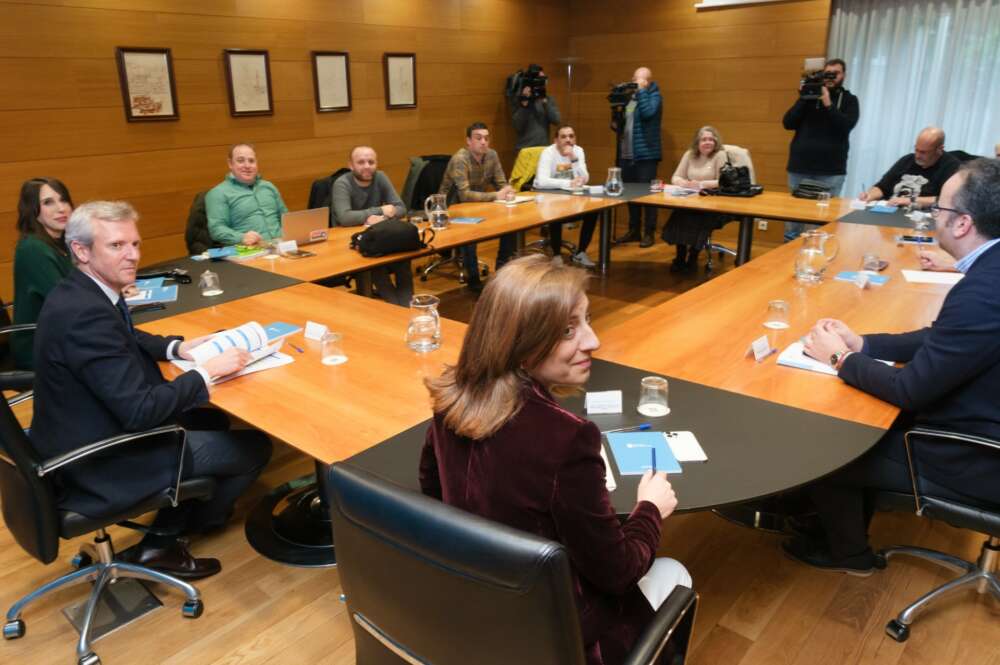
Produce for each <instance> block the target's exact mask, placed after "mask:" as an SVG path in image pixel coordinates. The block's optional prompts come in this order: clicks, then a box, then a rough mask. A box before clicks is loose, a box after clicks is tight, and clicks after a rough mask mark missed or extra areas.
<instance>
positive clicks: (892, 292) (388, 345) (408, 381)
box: [143, 224, 947, 565]
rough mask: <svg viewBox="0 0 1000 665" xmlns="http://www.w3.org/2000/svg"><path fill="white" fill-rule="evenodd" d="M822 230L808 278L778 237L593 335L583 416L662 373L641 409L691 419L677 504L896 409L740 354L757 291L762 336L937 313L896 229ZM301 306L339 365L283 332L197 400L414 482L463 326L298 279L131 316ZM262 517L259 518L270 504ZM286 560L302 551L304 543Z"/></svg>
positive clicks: (173, 327)
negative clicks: (818, 264) (600, 399)
mask: <svg viewBox="0 0 1000 665" xmlns="http://www.w3.org/2000/svg"><path fill="white" fill-rule="evenodd" d="M828 230H831V231H836V232H837V236H838V238H839V240H840V245H841V249H840V254H839V256H838V258H837V259H836V260H834V262H833V263H832V264H831V266H830V268H829V270H828V276H827V278H826V279H825V280H824V281H823V282H822V283H820V284H816V285H800V284H798V283H797V282H796V281H795V280H794V278H793V277H792V267H793V263H794V257H795V254H796V252H797V251H798V248H799V246H800V244H801V243H800V242H794V243H790V244H788V245H785V246H783V247H781V248H778V249H776V250H773V251H772V252H769V253H768V254H766V255H765V256H763V257H761V258H759V259H758V260H756V261H754V262H753V263H750V264H747V265H745V266H743V267H741V268H739V269H737V270H734V271H731V272H729V273H726V274H724V275H722V276H720V277H717V278H715V279H713V280H711V281H710V282H708V283H706V284H705V285H703V286H701V287H699V288H697V289H694V290H692V291H689V292H687V293H685V294H683V295H681V296H678V297H676V298H674V299H672V300H670V301H669V302H667V303H665V304H663V305H661V306H660V307H657V308H655V309H653V310H650V311H649V312H646V313H644V314H642V315H640V316H638V317H635V318H634V319H631V320H630V321H628V322H627V323H625V324H622V325H621V326H618V327H616V328H614V329H612V330H610V331H606V332H605V333H604V334H602V336H601V342H602V348H601V349H600V350H599V351H598V353H597V354H596V355H597V357H598V358H599V359H601V362H600V363H595V370H594V376H593V380H592V381H591V385H589V386H588V387H589V388H590V389H592V390H598V389H611V388H616V387H617V388H620V389H622V390H623V391H624V392H625V402H624V404H625V413H623V414H621V415H619V416H615V417H608V416H600V417H594V418H593V419H594V420H595V422H597V423H598V425H599V426H600V427H602V429H605V428H610V427H613V426H615V425H616V424H625V425H629V424H635V423H638V422H641V421H643V420H644V419H643V418H641V417H640V416H639V415H638V414H635V413H634V411H633V408H634V403H635V395H636V393H637V392H638V390H637V388H638V377H639V376H641V375H644V374H661V375H664V376H667V377H669V378H670V379H671V403H672V406H673V408H674V412H673V413H672V414H671V415H669V416H667V417H666V418H665V419H663V420H662V421H659V422H658V421H655V420H654V421H653V424H654V427H656V428H662V429H691V430H692V431H694V432H695V433H696V435H697V436H698V437H699V440H700V441H701V442H702V445H703V447H704V448H705V450H706V452H707V454H708V456H709V463H707V464H705V465H688V468H687V470H686V471H685V473H684V474H682V475H681V476H679V477H677V478H676V483H675V485H676V487H677V489H678V496H679V497H680V501H681V503H680V509H681V510H700V509H704V508H708V507H713V506H719V505H725V504H729V503H737V502H740V501H747V500H751V499H754V498H759V497H761V496H766V495H768V494H772V493H775V492H779V491H783V490H785V489H790V488H792V487H796V486H798V485H801V484H803V483H806V482H809V481H810V480H813V479H815V478H818V477H820V476H822V475H824V474H826V473H829V472H832V471H834V470H836V469H837V468H839V467H841V466H843V465H844V464H847V463H849V462H850V461H852V460H853V459H855V458H856V457H858V456H859V455H861V454H863V453H864V452H865V451H866V450H868V449H869V448H870V447H871V446H872V445H874V444H875V442H876V441H877V440H878V439H879V437H880V436H881V434H882V433H883V432H884V430H885V429H886V428H888V427H889V425H890V424H891V423H892V421H893V419H894V418H895V416H896V415H897V413H898V410H897V409H896V408H895V407H893V406H891V405H889V404H886V403H884V402H881V401H879V400H877V399H875V398H873V397H871V396H868V395H866V394H864V393H861V392H860V391H857V390H855V389H853V388H850V387H848V386H847V385H846V384H843V383H842V382H840V381H839V380H838V379H836V378H835V377H830V376H826V375H820V374H814V373H810V372H806V371H803V370H797V369H791V368H786V367H780V366H777V365H776V364H775V359H776V356H774V355H772V356H771V357H769V358H768V359H766V360H764V361H763V362H761V363H759V364H758V363H756V362H754V361H753V360H752V359H750V358H746V357H744V352H745V350H746V349H747V347H748V346H749V344H750V341H751V340H753V339H754V338H756V337H759V336H760V335H761V334H764V333H765V329H764V328H763V326H762V323H763V319H764V316H765V312H766V308H767V302H768V301H769V300H771V299H783V300H786V301H787V302H789V303H790V306H791V314H790V328H789V329H788V330H787V331H784V332H780V333H775V339H774V340H773V341H774V343H775V345H776V346H779V347H781V348H783V347H784V346H787V344H788V343H790V342H791V341H793V340H794V339H796V338H797V337H798V336H801V335H802V334H804V333H805V332H806V331H807V330H808V328H809V326H811V325H812V323H813V322H814V321H815V320H816V319H818V318H820V317H822V316H831V315H833V316H837V317H838V318H841V319H843V320H845V321H846V322H847V323H848V324H849V325H851V326H852V327H854V328H855V329H856V330H858V331H859V332H873V331H888V332H893V331H903V330H908V329H912V328H916V327H919V326H923V325H927V324H928V323H930V321H931V320H932V319H933V318H934V316H935V315H936V313H937V312H938V310H939V308H940V303H941V301H942V300H943V298H944V295H945V294H946V292H947V287H943V286H932V285H916V284H909V283H907V282H905V280H904V279H903V277H902V276H901V274H900V273H899V269H900V268H904V267H907V268H916V267H917V256H916V250H915V249H914V248H912V247H910V246H904V247H898V246H896V244H895V242H894V240H893V237H894V235H895V233H898V230H895V229H890V228H884V227H875V226H861V225H853V224H842V225H832V226H830V227H828ZM870 251H876V252H878V253H879V255H880V256H881V257H882V258H885V259H887V260H888V261H889V262H890V266H889V269H888V270H887V271H886V274H888V275H890V280H889V282H888V283H887V284H886V285H884V286H882V287H871V288H869V289H865V290H859V289H858V288H857V287H856V286H855V285H854V284H852V283H847V282H838V281H834V280H833V279H832V275H834V274H836V273H837V272H839V271H840V270H844V269H856V268H857V267H858V264H859V263H860V261H861V256H862V254H863V253H866V252H870ZM307 316H308V318H310V319H312V320H316V321H319V322H322V323H325V324H327V325H329V326H330V327H331V329H334V330H337V331H339V332H342V333H344V335H345V342H344V347H345V350H346V352H347V354H348V356H349V357H350V360H349V361H348V362H347V363H346V364H345V365H342V366H337V367H325V366H322V365H321V364H319V360H318V355H319V350H318V348H317V346H316V345H315V343H310V342H305V341H304V340H303V339H302V337H301V335H299V336H293V337H292V338H291V342H292V343H294V344H296V345H298V346H300V347H301V348H303V349H304V350H305V353H303V354H298V353H297V352H295V351H294V350H289V349H287V348H286V351H287V352H288V353H290V354H291V355H292V356H293V357H294V358H295V359H296V362H294V363H293V364H291V365H289V366H287V367H283V368H279V369H275V370H271V371H268V372H263V373H260V374H256V375H253V376H250V377H244V378H240V379H236V380H234V381H232V382H229V383H225V384H222V385H219V386H216V387H214V388H213V391H212V396H211V400H212V402H213V403H214V404H216V405H217V406H219V407H220V408H222V409H224V410H226V411H228V412H230V413H232V414H233V415H235V416H237V417H239V418H241V419H243V420H245V421H247V422H248V423H250V424H252V425H254V426H255V427H258V428H260V429H262V430H264V431H266V432H268V433H270V434H272V435H273V436H275V437H277V438H280V439H282V440H284V441H286V442H288V443H289V444H291V445H293V446H295V447H296V448H298V449H300V450H302V451H303V452H304V453H306V454H308V455H310V456H312V457H313V458H315V459H316V460H317V462H318V463H319V464H320V465H323V464H329V463H332V462H334V461H338V460H342V459H346V458H348V457H351V456H353V457H351V458H352V461H354V462H356V463H358V464H359V465H361V466H363V467H365V468H368V469H369V470H372V471H376V472H378V473H380V474H381V475H383V476H386V477H389V478H390V479H393V480H395V481H397V482H399V483H400V484H402V485H404V486H409V487H415V486H416V468H417V466H416V459H417V456H418V455H419V447H420V444H421V442H422V440H423V433H424V431H425V429H426V420H427V419H428V418H429V417H430V409H429V405H428V403H427V396H426V391H425V389H424V387H423V385H422V379H423V378H424V377H425V376H428V375H433V374H436V373H437V372H439V371H440V369H441V366H442V364H443V363H445V362H454V360H455V359H456V358H457V353H458V350H459V347H460V342H461V337H462V335H463V334H464V325H463V324H460V323H456V322H452V321H447V320H443V321H442V326H443V339H444V344H443V346H442V348H441V349H439V350H438V351H435V352H433V353H431V354H427V355H418V354H415V353H413V352H412V351H410V350H409V349H408V348H407V347H406V345H405V344H404V343H403V333H404V330H405V328H406V323H407V320H408V316H409V315H408V312H407V311H406V310H405V309H402V308H397V307H393V306H390V305H386V304H384V303H381V302H377V301H372V300H367V299H362V298H356V297H354V296H352V295H350V294H346V293H343V292H338V291H335V290H330V289H324V288H322V287H319V286H316V285H310V284H300V285H297V286H292V287H289V288H287V289H282V290H280V291H273V292H269V293H263V294H260V295H257V296H253V297H250V298H246V299H243V300H238V301H234V302H230V303H225V304H223V305H220V306H218V307H212V308H208V309H203V310H199V311H198V312H191V313H188V314H181V315H179V316H176V317H172V318H170V319H165V320H161V321H157V322H155V323H151V324H146V325H143V328H145V329H147V330H150V331H151V332H171V333H180V334H185V335H198V334H205V333H207V332H211V331H213V330H217V329H219V328H225V327H231V326H233V325H238V324H241V323H244V322H246V321H247V320H257V321H259V322H260V323H262V324H267V323H269V322H271V321H273V320H275V319H277V320H281V321H286V322H289V323H295V324H298V325H301V324H302V323H303V320H304V318H306V317H307ZM166 371H167V374H168V375H169V374H170V373H171V372H176V370H174V369H173V368H169V369H167V370H166ZM580 406H581V405H580V404H578V403H571V404H570V408H577V409H579V408H580ZM380 442H381V443H380ZM612 464H613V462H612ZM318 475H319V476H320V477H321V476H322V474H318ZM293 489H294V488H292V487H289V488H283V489H282V491H281V492H276V494H275V503H277V502H279V501H283V500H284V501H285V502H286V503H289V504H290V503H293V502H294V501H296V500H298V501H299V502H300V504H301V503H302V502H307V503H308V505H305V506H302V505H299V508H304V509H305V510H298V511H297V512H296V511H293V510H289V511H287V512H288V513H289V518H288V521H289V524H287V525H284V526H285V527H287V530H288V531H289V532H293V533H296V534H298V533H308V532H309V530H310V528H311V527H312V528H313V530H316V529H315V524H316V522H317V521H318V520H317V519H313V520H311V521H310V520H302V519H301V518H300V517H294V515H301V514H302V513H303V512H309V511H310V510H312V511H313V512H314V513H317V512H321V511H320V510H319V509H320V508H321V507H320V506H318V504H317V498H316V495H315V494H305V493H300V494H299V495H295V493H294V492H292V490H293ZM296 496H297V497H298V498H297V499H296ZM634 497H635V478H634V477H625V478H621V477H620V478H619V487H618V490H616V491H615V492H614V493H613V495H612V498H613V501H614V502H615V505H616V508H617V509H618V510H619V511H620V512H628V510H630V508H631V505H632V504H633V503H634ZM273 507H274V506H273V505H272V506H270V507H269V508H273ZM290 507H291V506H290ZM265 517H266V518H267V519H270V509H269V510H268V511H267V515H266V516H265ZM314 517H316V515H315V514H314ZM262 519H263V518H262ZM279 521H280V520H279ZM254 526H260V525H259V524H256V525H252V524H251V520H248V527H247V528H248V535H250V532H251V531H252V530H253V528H252V527H254ZM281 526H282V525H280V524H279V527H281ZM252 537H253V536H251V538H252ZM277 540H278V541H281V540H282V539H280V538H279V539H277ZM306 540H308V539H306ZM256 545H259V544H257V543H255V546H256ZM264 545H265V547H264V548H263V549H266V546H268V545H271V546H273V548H274V549H277V550H279V556H277V557H276V558H281V556H280V555H281V554H288V552H281V551H280V550H281V549H282V546H283V543H282V542H272V543H265V544H264ZM324 545H325V546H326V547H327V550H325V551H324V550H323V549H322V548H323V546H324ZM259 549H261V548H260V547H259ZM286 549H291V548H286ZM307 549H308V548H307ZM321 552H322V556H320V553H321ZM315 553H316V554H317V556H316V557H315V558H316V559H317V560H318V561H312V563H317V562H318V563H321V562H323V561H327V560H328V558H327V559H324V558H323V557H329V544H328V543H322V542H320V543H316V544H315ZM292 557H293V560H294V562H296V563H299V564H304V565H309V564H310V563H311V561H310V559H309V557H308V556H306V557H304V558H303V557H301V556H300V555H292ZM295 557H297V558H295ZM286 560H287V558H286Z"/></svg>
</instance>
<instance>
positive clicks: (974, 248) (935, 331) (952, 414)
mask: <svg viewBox="0 0 1000 665" xmlns="http://www.w3.org/2000/svg"><path fill="white" fill-rule="evenodd" d="M932 211H933V214H934V218H935V224H936V228H937V237H938V242H939V243H940V244H941V247H942V249H944V250H945V251H947V252H948V253H949V254H951V255H952V256H954V257H955V258H956V259H957V263H956V264H955V267H956V269H957V270H959V271H960V272H963V273H965V277H964V278H963V279H962V280H961V281H960V282H958V283H957V284H956V285H955V286H954V287H952V289H951V291H950V292H949V293H948V295H947V296H946V297H945V300H944V302H943V303H942V305H941V311H940V313H939V314H938V317H937V319H936V320H935V321H934V322H933V323H932V324H931V325H930V326H929V327H927V328H924V329H922V330H916V331H913V332H908V333H902V334H898V335H889V334H879V335H865V336H864V337H861V336H858V335H856V334H855V333H854V332H852V331H851V330H850V328H848V327H847V326H846V325H845V324H844V323H842V322H840V321H836V320H833V319H822V320H820V321H819V322H818V323H817V324H816V326H815V327H814V328H813V329H812V330H811V331H810V332H809V334H808V335H807V336H806V341H805V346H806V352H807V353H808V354H809V355H810V356H812V357H813V358H817V359H821V360H824V361H827V362H830V363H831V364H832V365H834V366H835V367H836V368H837V371H838V375H839V376H840V378H841V379H843V380H844V381H845V382H846V383H848V384H849V385H852V386H854V387H856V388H859V389H861V390H863V391H865V392H867V393H870V394H872V395H874V396H876V397H878V398H879V399H882V400H885V401H886V402H889V403H890V404H894V405H896V406H898V407H899V408H900V409H902V413H901V414H900V417H899V418H898V419H897V421H896V422H895V423H894V424H893V426H892V427H891V428H890V429H889V431H888V432H886V434H885V435H884V436H883V437H882V439H881V440H880V441H879V443H878V444H876V446H875V447H874V448H873V449H872V450H871V451H870V452H869V453H867V454H866V455H865V456H863V457H862V458H861V459H859V460H857V461H856V462H854V463H852V464H850V465H848V466H847V467H845V468H844V469H842V470H841V471H838V472H837V473H835V474H833V475H832V476H830V477H828V478H825V479H823V480H820V481H819V482H817V483H815V484H814V485H813V486H812V487H811V488H810V496H811V498H812V500H813V502H814V504H815V505H816V508H817V510H818V512H819V516H820V520H821V523H822V527H823V531H824V532H825V536H826V538H825V540H826V542H822V539H817V538H815V537H812V538H810V537H808V536H804V535H802V536H799V537H796V538H793V539H791V540H789V541H787V542H786V543H785V544H784V547H785V551H786V552H788V553H789V554H790V555H791V556H792V557H793V558H795V559H797V560H799V561H802V562H803V563H807V564H809V565H812V566H816V567H819V568H825V569H829V570H840V571H844V572H849V573H853V574H858V575H867V574H871V572H872V569H873V566H874V561H875V558H874V555H873V553H872V551H871V549H870V548H869V546H868V534H867V531H868V524H869V522H870V520H871V517H872V514H873V512H874V508H873V505H872V502H871V500H870V497H867V496H866V494H867V493H868V491H869V490H880V489H881V490H887V491H897V492H906V493H912V491H913V488H912V483H911V480H910V475H909V470H908V466H907V462H906V452H905V448H904V445H903V434H904V432H905V431H906V430H907V429H909V428H910V427H911V426H913V425H919V426H927V427H932V428H936V429H944V430H951V431H956V432H960V433H963V434H970V435H978V436H984V437H988V438H991V439H1000V408H998V406H997V401H996V399H997V395H1000V300H998V299H997V297H996V288H997V284H1000V247H998V246H997V243H1000V160H997V159H977V160H975V161H973V162H969V163H967V164H965V165H963V166H962V167H961V168H960V170H959V171H958V172H957V173H956V174H955V175H953V176H951V178H949V179H948V180H947V181H946V182H945V184H944V186H943V187H942V189H941V196H940V197H939V199H938V203H937V204H936V207H933V208H932ZM876 358H879V359H883V360H891V361H895V362H903V363H906V364H905V365H904V366H903V367H894V366H890V365H886V364H884V363H880V362H878V361H876V360H875V359H876ZM915 451H916V452H915V455H916V456H917V458H918V459H919V460H920V466H919V470H920V478H921V483H922V487H923V490H922V491H929V492H930V493H932V494H934V495H936V496H942V497H945V498H947V497H951V498H955V499H958V500H965V501H966V502H968V501H971V502H972V503H975V502H977V501H978V502H984V503H986V504H994V505H997V504H1000V482H998V480H997V479H998V478H1000V456H998V455H989V454H988V453H986V452H984V451H983V449H981V448H978V447H976V446H962V445H960V444H943V443H937V444H925V445H923V444H919V443H918V445H916V447H915ZM814 536H815V534H814Z"/></svg>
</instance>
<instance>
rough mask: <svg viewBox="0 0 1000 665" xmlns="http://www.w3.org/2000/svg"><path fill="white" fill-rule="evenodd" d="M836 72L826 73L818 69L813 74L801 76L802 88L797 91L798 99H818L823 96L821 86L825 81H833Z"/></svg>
mask: <svg viewBox="0 0 1000 665" xmlns="http://www.w3.org/2000/svg"><path fill="white" fill-rule="evenodd" d="M836 79H837V72H828V71H826V70H825V69H820V70H817V71H815V72H807V73H805V74H803V75H802V88H801V89H800V90H799V98H800V99H819V98H820V97H822V96H823V85H824V83H825V82H826V81H835V80H836Z"/></svg>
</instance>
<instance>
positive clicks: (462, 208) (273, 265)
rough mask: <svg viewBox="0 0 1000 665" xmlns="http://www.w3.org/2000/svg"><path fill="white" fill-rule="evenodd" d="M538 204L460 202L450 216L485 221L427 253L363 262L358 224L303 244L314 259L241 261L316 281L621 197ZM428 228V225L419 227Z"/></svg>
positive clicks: (460, 229)
mask: <svg viewBox="0 0 1000 665" xmlns="http://www.w3.org/2000/svg"><path fill="white" fill-rule="evenodd" d="M537 196H538V197H539V198H540V202H539V203H536V202H528V203H522V204H519V205H515V206H507V205H505V204H503V203H494V202H488V203H459V204H456V205H453V206H451V208H449V210H448V212H449V213H450V215H451V217H453V218H454V217H485V218H486V219H484V220H483V221H482V222H479V223H478V224H452V225H451V226H449V227H448V228H447V229H445V230H443V231H438V232H437V234H436V235H435V237H434V240H433V241H432V243H431V246H430V247H429V248H427V249H421V250H417V251H414V252H406V253H400V254H392V255H390V256H382V257H378V258H365V257H363V256H361V254H360V252H358V251H356V250H353V249H351V248H350V242H351V236H352V235H353V234H355V233H357V232H359V231H361V230H362V227H359V226H350V227H334V228H331V229H330V232H329V237H328V239H327V240H326V241H325V242H319V243H314V244H312V245H304V246H303V247H302V249H305V250H307V251H310V252H313V253H314V254H316V256H311V257H306V258H301V259H289V258H284V257H279V258H263V257H258V258H254V259H251V260H249V261H245V262H243V265H246V266H250V267H252V268H257V269H259V270H266V271H269V272H273V273H276V274H279V275H284V276H286V277H293V278H295V279H300V280H302V281H306V282H312V281H316V280H320V279H325V278H328V277H336V276H338V275H348V274H351V273H357V272H363V271H365V270H370V269H372V268H375V267H377V266H380V265H386V264H389V263H395V262H397V261H401V260H408V259H412V258H416V257H420V256H427V255H429V254H433V253H434V252H435V251H439V250H444V249H450V248H453V247H459V246H461V245H467V244H469V243H472V242H478V241H480V240H489V239H491V238H496V237H498V236H501V235H504V234H506V233H512V232H516V231H524V230H526V229H530V228H534V227H536V226H540V225H542V224H545V223H548V222H554V221H557V220H560V219H570V218H573V217H576V216H578V215H581V214H583V213H587V212H596V211H600V210H605V209H607V208H613V207H615V206H618V205H621V204H622V203H623V201H621V200H618V199H606V198H593V197H589V196H574V195H572V194H557V193H548V192H546V193H538V194H537ZM419 226H420V228H424V227H426V226H427V224H426V223H422V224H420V225H419Z"/></svg>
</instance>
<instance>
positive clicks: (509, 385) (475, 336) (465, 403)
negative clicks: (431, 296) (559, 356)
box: [425, 254, 587, 439]
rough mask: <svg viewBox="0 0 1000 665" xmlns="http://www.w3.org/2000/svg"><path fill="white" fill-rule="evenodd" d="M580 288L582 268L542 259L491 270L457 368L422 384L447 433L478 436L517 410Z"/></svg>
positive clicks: (537, 257)
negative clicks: (442, 420)
mask: <svg viewBox="0 0 1000 665" xmlns="http://www.w3.org/2000/svg"><path fill="white" fill-rule="evenodd" d="M586 283H587V273H586V271H584V270H581V269H579V268H574V267H571V266H567V265H565V264H563V263H562V261H561V260H559V259H550V258H549V257H547V256H545V255H542V254H533V255H531V256H525V257H522V258H519V259H517V260H514V261H511V262H510V263H508V264H507V265H505V266H504V267H503V269H501V270H500V271H499V272H497V274H496V275H495V276H494V277H493V279H492V280H490V282H489V284H487V286H486V288H485V289H484V290H483V294H482V296H481V297H480V299H479V302H478V303H476V308H475V309H474V310H473V312H472V321H470V322H469V327H468V329H467V330H466V332H465V340H464V341H463V342H462V351H461V353H460V354H459V356H458V363H457V364H455V365H450V366H448V367H446V368H445V370H444V372H443V373H442V374H441V376H439V377H438V378H436V379H427V380H426V381H425V384H426V386H427V390H428V391H429V392H430V394H431V405H432V408H433V409H434V412H435V413H439V414H443V415H444V423H445V425H446V426H447V427H448V428H449V429H451V430H452V431H454V432H455V433H456V434H458V435H459V436H464V437H468V438H470V439H484V438H486V437H488V436H490V435H492V434H494V433H495V432H496V431H497V430H498V429H500V428H501V427H502V426H503V425H504V423H506V422H507V421H508V420H510V419H511V418H512V417H513V416H514V414H516V413H517V412H518V410H519V409H520V408H521V400H522V397H521V393H522V391H523V389H524V386H525V384H527V383H528V382H529V381H530V380H531V379H530V376H529V374H528V370H530V369H531V368H533V367H535V366H537V365H538V364H539V363H541V362H542V361H543V360H544V359H545V358H546V356H548V355H549V353H550V352H551V351H552V349H554V348H555V346H556V345H557V344H558V343H559V341H560V340H561V339H562V337H563V335H564V333H565V330H566V326H567V325H568V324H569V321H570V318H571V316H572V312H573V308H574V307H576V305H577V303H579V301H580V298H581V297H582V296H583V295H584V290H585V287H586Z"/></svg>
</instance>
